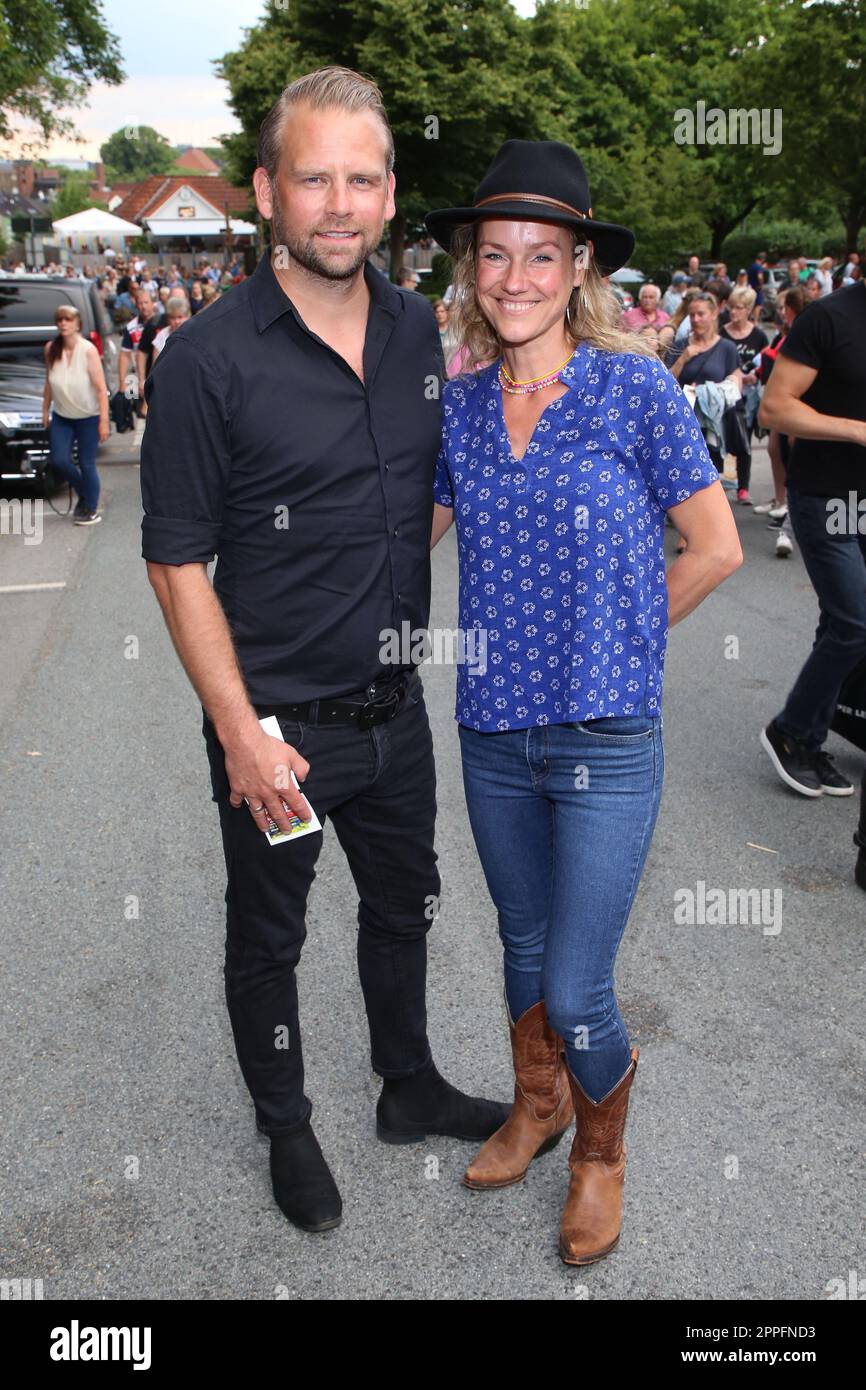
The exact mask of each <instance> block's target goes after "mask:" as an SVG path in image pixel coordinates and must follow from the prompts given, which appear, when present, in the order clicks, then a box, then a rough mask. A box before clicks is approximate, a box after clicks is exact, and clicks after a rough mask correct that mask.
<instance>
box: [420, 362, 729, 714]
mask: <svg viewBox="0 0 866 1390" xmlns="http://www.w3.org/2000/svg"><path fill="white" fill-rule="evenodd" d="M498 367H499V363H498V362H495V363H492V364H491V365H490V366H488V367H485V368H484V369H482V370H481V371H480V372H479V373H478V374H477V375H463V376H459V377H455V378H454V379H453V380H451V381H449V382H447V383H446V385H445V387H444V390H443V419H442V447H441V450H440V453H439V459H438V463H437V467H436V479H435V484H434V497H435V500H436V501H437V502H439V503H441V505H442V506H444V507H453V508H454V520H455V526H456V528H457V542H458V551H459V557H460V603H459V607H460V613H459V625H460V630H461V639H462V653H461V654H460V655H458V667H457V710H456V717H457V719H458V721H459V722H460V723H461V724H465V725H467V726H468V727H469V728H471V729H476V730H478V731H479V732H482V733H495V732H505V731H507V730H509V729H524V728H529V727H531V726H533V725H537V724H562V723H568V722H571V721H576V720H585V719H602V718H604V717H605V716H608V715H618V714H635V713H639V712H640V711H641V710H642V709H643V710H644V711H645V712H646V713H647V714H649V715H658V714H660V713H661V700H662V677H663V668H664V656H665V646H666V641H667V586H666V582H665V560H664V513H665V511H666V510H667V509H668V508H669V507H673V506H675V505H676V504H677V503H678V502H683V501H685V500H686V498H688V497H691V496H692V494H693V493H695V492H697V491H699V489H701V488H704V487H708V486H709V484H710V483H713V482H715V481H716V480H717V479H718V476H719V475H718V473H717V471H716V468H715V466H714V465H713V463H712V462H711V460H710V457H709V454H708V453H707V449H706V445H705V444H704V440H703V436H702V434H701V431H700V428H699V426H698V422H697V419H696V417H695V414H694V412H693V411H692V409H691V406H690V405H689V403H688V401H687V400H686V398H685V396H684V395H683V393H682V391H681V390H680V387H679V386H678V385H677V383H676V381H675V380H674V378H673V377H672V376H671V374H670V372H669V371H668V370H667V368H666V367H664V366H663V365H662V363H661V362H660V361H658V359H657V358H654V357H644V356H642V355H640V354H639V353H612V352H606V351H602V350H600V349H598V348H593V347H589V346H587V345H586V344H580V345H579V346H578V347H577V348H576V350H575V352H574V354H573V356H572V358H571V361H570V362H569V363H568V365H567V366H566V367H565V368H564V370H563V372H562V381H563V383H564V384H565V385H566V386H568V387H569V390H568V391H567V392H566V393H565V394H564V395H563V396H561V397H559V398H558V399H557V400H555V401H552V402H551V403H550V404H549V405H548V406H547V407H546V409H545V410H544V412H543V414H542V416H541V418H540V420H539V421H538V424H537V426H536V428H535V433H534V434H533V436H532V439H531V440H530V442H529V445H528V447H527V450H526V453H525V455H524V457H523V458H522V459H520V460H519V461H517V460H516V459H515V458H514V456H513V454H512V452H511V446H510V443H509V439H508V432H507V430H506V427H505V417H504V415H503V411H502V388H501V386H500V384H499V376H498Z"/></svg>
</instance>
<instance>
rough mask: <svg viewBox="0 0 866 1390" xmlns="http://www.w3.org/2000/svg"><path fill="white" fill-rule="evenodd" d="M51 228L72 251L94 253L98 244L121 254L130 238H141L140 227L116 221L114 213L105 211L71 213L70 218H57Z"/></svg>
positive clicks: (88, 210)
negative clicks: (91, 251)
mask: <svg viewBox="0 0 866 1390" xmlns="http://www.w3.org/2000/svg"><path fill="white" fill-rule="evenodd" d="M52 226H53V228H54V231H55V232H56V233H57V235H58V236H60V237H62V239H63V240H64V242H65V243H66V245H67V246H68V247H69V248H70V250H73V251H88V250H93V251H95V250H96V243H97V241H101V242H102V244H103V245H104V246H113V247H114V249H115V250H116V251H124V250H125V249H126V243H127V241H128V240H129V238H130V237H137V236H141V227H139V226H138V225H137V223H135V222H127V221H126V220H125V219H124V218H123V217H115V215H114V213H113V212H106V211H105V209H104V208H85V210H84V211H83V212H74V213H72V215H71V216H70V217H60V218H58V220H57V221H56V222H54V223H52Z"/></svg>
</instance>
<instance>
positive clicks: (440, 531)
mask: <svg viewBox="0 0 866 1390" xmlns="http://www.w3.org/2000/svg"><path fill="white" fill-rule="evenodd" d="M453 520H454V508H453V507H440V505H439V503H438V502H434V503H433V530H432V531H431V533H430V549H431V550H432V549H433V547H434V545H438V543H439V541H441V539H442V537H443V536H444V535H445V532H446V531H447V530H448V527H449V526H450V525H451V523H452V521H453Z"/></svg>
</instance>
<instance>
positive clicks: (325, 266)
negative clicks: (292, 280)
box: [271, 185, 381, 280]
mask: <svg viewBox="0 0 866 1390" xmlns="http://www.w3.org/2000/svg"><path fill="white" fill-rule="evenodd" d="M272 188H273V212H272V214H271V249H272V250H274V249H275V248H276V247H278V246H285V248H286V250H287V251H288V253H289V255H290V256H291V258H292V260H293V261H297V262H298V264H299V265H302V266H303V267H304V269H305V270H308V271H309V272H310V274H312V275H321V276H322V278H323V279H325V280H351V278H352V276H353V275H356V274H357V272H358V271H359V270H360V268H361V266H362V265H363V264H364V262H365V260H366V259H367V257H368V256H369V254H370V252H371V251H373V250H374V249H375V247H374V244H373V243H372V242H371V241H369V240H368V239H367V237H366V236H365V235H364V233H363V231H361V229H360V228H355V227H347V228H345V229H343V228H340V227H328V228H323V229H322V230H327V231H329V232H337V231H341V230H346V231H359V232H360V239H359V242H358V247H357V252H356V254H355V255H354V256H353V257H352V259H351V261H345V262H343V263H342V264H335V263H333V262H332V261H330V260H329V259H328V258H327V257H326V256H325V254H324V252H320V251H319V249H318V247H317V246H316V243H315V241H314V240H313V236H312V234H310V235H309V236H303V237H295V236H292V235H291V233H290V232H289V230H288V228H287V227H286V223H285V220H284V218H283V210H282V207H281V206H280V202H279V199H278V197H277V191H276V187H274V186H273V185H272ZM380 239H381V234H380ZM376 245H378V240H377V242H376Z"/></svg>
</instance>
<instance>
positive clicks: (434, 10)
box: [217, 0, 543, 273]
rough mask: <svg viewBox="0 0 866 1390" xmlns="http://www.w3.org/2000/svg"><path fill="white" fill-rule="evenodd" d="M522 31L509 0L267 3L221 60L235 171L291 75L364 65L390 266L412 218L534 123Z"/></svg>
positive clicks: (250, 159)
mask: <svg viewBox="0 0 866 1390" xmlns="http://www.w3.org/2000/svg"><path fill="white" fill-rule="evenodd" d="M526 30H527V21H526V20H523V19H521V18H520V16H519V15H518V14H517V13H516V12H515V10H514V9H513V8H512V6H511V4H510V3H509V0H429V3H427V4H425V5H423V6H422V5H416V4H414V3H413V0H377V3H376V4H375V5H372V6H371V5H370V3H369V0H342V3H330V4H328V3H326V4H322V3H321V0H294V3H292V4H290V6H289V8H288V9H285V10H282V9H271V10H269V12H268V13H267V15H266V16H265V17H264V18H263V19H262V21H261V23H260V24H258V25H256V26H255V27H254V28H252V29H250V30H248V31H247V34H246V37H245V40H244V42H243V44H242V45H241V47H240V48H239V49H238V50H236V51H235V52H233V53H228V54H226V55H225V56H224V57H223V58H222V59H220V60H219V63H218V65H217V66H218V71H219V73H220V75H221V76H222V77H224V78H225V79H226V81H227V82H228V84H229V89H230V93H231V95H230V104H231V106H232V108H233V110H234V111H235V113H236V114H237V115H238V117H239V118H240V120H241V123H242V126H243V131H242V132H241V133H240V134H238V135H228V136H223V137H222V142H223V144H224V146H225V148H226V152H227V158H228V164H229V169H230V171H231V174H232V176H233V177H234V179H235V181H236V182H238V183H247V184H248V183H249V180H250V177H251V175H252V172H253V169H254V168H255V145H256V133H257V131H258V127H259V125H260V124H261V122H262V120H263V119H264V117H265V115H266V114H267V112H268V110H269V109H270V107H271V106H272V105H273V103H274V101H275V100H276V98H277V97H278V96H279V94H280V92H281V91H282V89H283V88H284V87H285V86H286V85H287V84H288V83H289V82H291V81H292V80H293V78H295V77H298V76H300V75H301V74H302V73H305V72H309V71H311V70H313V69H314V68H318V67H323V66H325V65H328V64H340V65H342V66H345V67H349V68H353V69H355V70H356V71H358V72H362V73H367V74H369V75H370V76H372V77H373V78H374V79H375V81H376V82H377V83H378V85H379V87H380V88H381V89H382V94H383V96H384V99H385V105H386V107H387V110H388V117H389V120H390V122H391V126H392V129H393V132H394V143H395V148H396V174H397V215H396V216H395V217H394V218H393V219H392V221H391V226H390V241H391V268H392V273H395V272H396V270H397V269H398V267H399V265H400V262H401V260H402V256H403V246H404V240H405V235H406V230H407V227H409V228H414V227H417V226H419V225H420V222H421V220H422V218H423V215H424V213H425V212H426V211H428V210H429V209H430V208H431V207H435V206H442V205H443V204H445V203H448V202H450V201H452V199H457V200H459V199H461V198H468V197H471V195H472V192H473V191H474V188H475V186H476V184H477V182H478V180H479V179H480V177H481V175H482V173H483V172H484V169H485V168H486V166H487V164H488V163H489V161H490V156H491V154H492V152H493V151H494V150H495V149H496V148H497V146H498V145H499V144H501V142H502V141H503V140H505V139H508V138H509V137H512V136H523V137H524V138H530V139H531V138H533V137H537V136H538V135H539V134H540V132H541V124H540V119H541V117H543V112H540V111H539V110H538V108H537V104H536V103H535V102H534V101H533V99H532V95H531V93H530V91H529V88H528V86H527V83H526V79H525V60H524V51H525V42H524V40H525V36H526Z"/></svg>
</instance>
